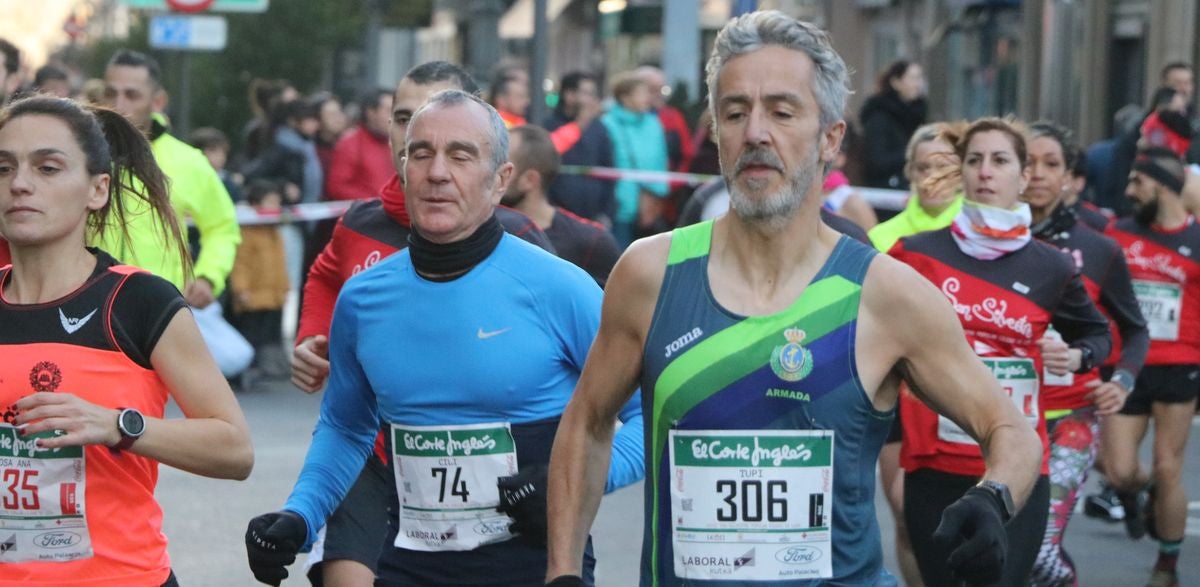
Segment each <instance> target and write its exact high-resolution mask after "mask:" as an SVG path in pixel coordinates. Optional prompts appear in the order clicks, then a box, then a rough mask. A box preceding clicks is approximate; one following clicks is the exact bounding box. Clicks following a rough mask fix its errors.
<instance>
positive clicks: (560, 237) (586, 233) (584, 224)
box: [546, 208, 621, 287]
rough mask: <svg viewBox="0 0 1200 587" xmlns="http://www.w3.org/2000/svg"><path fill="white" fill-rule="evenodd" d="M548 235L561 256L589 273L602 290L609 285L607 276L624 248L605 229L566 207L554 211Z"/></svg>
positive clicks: (547, 228) (547, 230)
mask: <svg viewBox="0 0 1200 587" xmlns="http://www.w3.org/2000/svg"><path fill="white" fill-rule="evenodd" d="M546 236H547V237H548V238H549V239H550V242H551V243H553V244H554V250H555V252H556V253H557V254H558V256H559V257H561V258H563V259H565V260H567V261H570V262H572V263H574V264H575V265H576V266H578V267H579V268H580V269H583V270H584V271H587V273H588V275H591V276H592V279H595V280H596V283H597V284H599V285H600V287H604V284H605V283H608V274H609V273H612V268H613V265H616V264H617V259H618V258H619V257H620V256H621V249H620V247H618V246H617V241H616V239H614V238H613V236H612V234H610V233H609V232H608V231H607V230H605V228H604V226H602V225H601V224H600V223H598V222H594V221H592V220H588V219H586V218H583V217H580V216H576V215H575V214H573V213H572V212H570V211H569V210H567V209H566V208H555V212H554V220H553V221H552V222H551V223H550V226H547V227H546Z"/></svg>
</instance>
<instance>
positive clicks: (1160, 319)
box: [1107, 216, 1200, 365]
mask: <svg viewBox="0 0 1200 587" xmlns="http://www.w3.org/2000/svg"><path fill="white" fill-rule="evenodd" d="M1107 234H1108V235H1109V236H1111V237H1112V238H1113V239H1115V240H1116V241H1117V243H1118V244H1120V245H1121V248H1122V249H1123V250H1124V251H1125V262H1126V264H1128V265H1129V272H1130V274H1131V275H1132V277H1133V291H1134V293H1135V294H1136V295H1137V299H1138V304H1139V305H1140V306H1141V309H1142V315H1143V316H1145V318H1146V324H1147V326H1148V327H1149V329H1150V352H1149V354H1148V355H1147V356H1146V364H1147V365H1197V364H1200V226H1198V225H1197V224H1196V222H1195V219H1194V218H1192V217H1190V216H1189V217H1188V220H1187V222H1186V223H1185V224H1184V225H1183V226H1181V227H1179V228H1177V229H1174V230H1166V229H1163V228H1160V227H1157V226H1146V225H1143V224H1140V223H1138V222H1137V221H1136V220H1134V219H1132V218H1122V219H1121V220H1118V221H1117V222H1116V223H1115V224H1113V225H1112V226H1111V227H1110V228H1109V229H1108V232H1107Z"/></svg>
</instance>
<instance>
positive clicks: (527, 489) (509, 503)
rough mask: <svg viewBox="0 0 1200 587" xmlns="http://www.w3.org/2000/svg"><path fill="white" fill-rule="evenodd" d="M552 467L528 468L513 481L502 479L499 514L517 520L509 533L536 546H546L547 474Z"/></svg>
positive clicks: (510, 525)
mask: <svg viewBox="0 0 1200 587" xmlns="http://www.w3.org/2000/svg"><path fill="white" fill-rule="evenodd" d="M548 471H549V467H547V466H546V465H534V466H531V467H524V468H522V469H521V470H520V471H517V474H516V475H513V476H512V477H500V478H499V479H497V480H496V487H497V488H499V489H500V505H499V506H498V507H496V511H498V512H500V513H502V514H507V515H508V517H510V518H512V519H513V523H512V524H509V526H508V530H509V531H510V532H512V533H513V534H517V535H520V536H521V537H523V538H524V539H525V540H527V541H529V542H530V543H531V544H533V545H535V546H546V474H547V472H548Z"/></svg>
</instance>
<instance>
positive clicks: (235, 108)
mask: <svg viewBox="0 0 1200 587" xmlns="http://www.w3.org/2000/svg"><path fill="white" fill-rule="evenodd" d="M130 1H131V0H38V1H36V2H30V1H28V0H0V14H2V15H3V17H2V18H0V37H4V38H7V39H9V40H10V41H12V42H14V43H15V44H16V45H18V46H19V47H20V48H21V49H22V51H23V67H24V69H25V70H26V71H27V72H32V71H33V70H34V69H36V67H38V66H40V65H42V64H44V63H46V62H51V61H53V62H57V63H60V64H63V65H66V66H68V68H69V69H71V70H72V71H73V72H74V73H75V74H76V75H77V76H79V77H80V78H81V79H86V77H89V76H96V75H98V74H99V72H98V71H97V70H96V67H97V65H99V64H102V63H103V59H104V58H106V56H107V55H106V54H103V55H102V54H101V53H111V50H112V48H113V47H116V46H119V45H122V44H125V45H130V46H134V47H135V48H148V47H147V42H146V38H145V37H146V28H147V25H146V21H147V18H148V16H150V15H152V14H156V13H158V12H156V11H155V10H148V9H145V8H136V7H131V6H130ZM145 3H146V2H145V0H142V1H140V2H139V1H137V0H133V4H137V5H143V6H144V5H145ZM543 3H544V5H545V6H546V9H547V12H546V24H547V29H546V36H545V39H546V41H545V44H546V63H545V70H544V72H543V75H542V81H541V86H542V88H543V89H544V90H545V91H546V92H547V94H548V95H549V96H551V98H550V99H551V100H553V94H554V90H555V87H554V84H555V83H556V82H557V80H559V79H560V78H561V76H562V74H563V73H565V72H568V71H571V70H576V69H584V70H590V71H594V72H597V73H599V74H600V75H601V77H602V78H604V77H605V76H607V75H608V74H611V73H615V72H619V71H624V70H628V69H631V68H633V67H636V66H638V65H642V64H647V63H653V64H658V65H661V66H662V67H663V68H664V69H665V70H666V73H667V76H668V80H669V81H670V84H671V85H672V86H673V87H675V88H677V91H678V95H676V96H674V97H673V100H672V101H673V102H676V103H679V104H688V103H695V102H698V101H699V100H700V99H701V98H702V97H703V95H704V87H703V73H702V71H701V70H702V67H703V64H704V61H705V59H706V58H707V54H708V51H709V49H710V48H711V45H712V41H713V38H714V37H715V35H716V31H717V30H718V29H719V28H720V27H721V26H722V25H723V24H724V23H725V22H726V21H727V20H728V19H729V18H730V16H731V15H734V14H738V13H741V12H745V11H748V10H753V9H756V8H777V9H780V10H783V11H784V12H787V13H789V14H792V15H795V16H797V17H800V18H804V19H807V20H810V21H813V22H815V23H817V24H818V25H820V26H822V27H824V28H826V29H828V30H829V31H830V32H831V33H832V35H833V38H834V43H835V45H836V46H837V48H838V50H839V51H840V52H841V53H842V55H843V56H844V57H845V59H846V61H847V62H848V64H849V65H850V66H851V68H852V69H853V70H854V75H853V89H854V90H855V95H854V97H853V98H852V100H853V101H852V103H851V106H850V111H851V112H857V109H858V107H859V105H860V104H861V101H862V100H863V99H864V98H865V96H867V95H869V94H870V93H871V92H872V91H873V90H874V84H875V81H874V78H875V74H876V72H878V71H879V70H880V69H881V68H883V67H884V66H885V65H886V64H887V63H889V62H890V61H892V60H893V59H896V58H899V57H906V58H909V59H913V60H915V61H917V62H919V63H921V64H922V65H924V66H925V69H926V75H927V77H928V80H929V100H930V110H931V112H930V114H931V116H932V118H935V119H937V118H961V117H974V116H979V115H984V114H1006V113H1015V114H1017V115H1019V116H1021V117H1023V118H1027V119H1035V118H1040V117H1050V118H1053V119H1056V120H1058V121H1060V122H1062V123H1064V124H1066V125H1068V126H1070V127H1073V128H1075V129H1077V131H1078V132H1079V133H1080V135H1081V138H1082V139H1083V140H1085V141H1093V140H1098V139H1101V138H1103V137H1106V136H1108V135H1109V134H1110V133H1111V131H1112V118H1113V114H1114V113H1115V112H1116V111H1117V110H1119V109H1120V108H1121V107H1123V106H1125V105H1127V104H1138V105H1141V106H1145V103H1146V100H1147V96H1148V94H1149V93H1150V92H1152V91H1153V89H1154V88H1155V87H1156V86H1157V85H1158V83H1159V80H1158V76H1159V70H1160V69H1161V67H1162V66H1163V65H1164V64H1166V63H1169V62H1173V61H1184V62H1187V63H1190V64H1196V63H1198V62H1200V42H1197V40H1196V34H1195V33H1196V32H1197V29H1198V28H1200V9H1198V7H1197V2H1195V0H271V1H270V4H269V8H268V9H267V11H266V12H265V13H261V14H256V13H225V14H224V16H226V18H228V19H229V37H230V40H229V43H230V45H229V47H228V48H227V49H226V51H224V52H223V53H218V54H214V55H204V56H201V57H198V58H197V60H196V62H195V64H194V66H193V67H194V69H193V70H192V72H191V75H192V76H193V77H198V76H201V75H203V76H204V77H205V79H206V80H209V81H210V82H211V83H210V84H205V83H200V82H196V83H194V84H193V91H195V92H196V93H197V96H196V99H195V100H193V101H192V105H193V106H192V112H188V113H177V116H190V117H191V118H193V119H196V120H197V121H198V122H199V123H204V124H213V125H217V126H220V125H221V124H222V122H223V121H224V120H226V119H228V120H236V119H238V118H239V117H244V112H243V111H242V109H241V107H240V105H238V104H234V102H242V101H244V100H243V96H244V90H242V93H237V92H235V91H234V90H233V88H234V87H235V86H236V84H235V83H233V82H229V83H223V82H221V79H223V78H225V77H228V78H230V79H231V80H233V81H238V80H240V83H241V84H242V87H243V88H244V84H245V82H246V80H248V79H250V78H252V77H259V76H264V75H277V76H278V77H287V78H288V79H291V80H293V81H294V82H295V83H297V84H298V85H300V86H305V85H310V86H314V87H315V86H318V85H321V86H324V87H329V88H332V89H333V90H334V91H335V93H337V94H339V95H341V96H343V97H345V98H351V97H353V96H354V95H355V94H356V93H358V92H359V91H361V90H363V89H364V88H367V87H371V86H381V87H392V86H393V85H394V84H395V82H396V81H397V80H398V79H399V78H400V77H401V76H402V75H403V73H404V72H405V71H406V70H407V69H408V68H409V67H411V66H412V65H414V64H416V63H420V62H423V61H427V60H430V59H447V60H451V61H456V62H460V63H463V64H465V65H467V66H468V67H469V69H470V70H471V71H472V72H473V73H474V74H476V75H477V76H478V77H479V78H480V79H481V80H484V81H485V82H486V81H487V79H488V78H489V77H490V76H491V75H492V74H493V72H494V71H495V70H496V67H497V66H499V65H501V64H515V65H518V66H522V67H526V68H529V67H531V66H532V63H533V59H532V56H533V55H534V50H535V43H534V39H535V37H536V35H535V26H534V18H533V15H534V10H535V7H536V6H538V5H539V4H543ZM159 4H165V1H163V2H159ZM167 53H169V52H167ZM159 57H160V59H162V60H163V61H164V65H165V66H166V67H167V69H168V70H173V68H177V67H178V64H179V59H178V58H177V56H173V55H170V54H164V53H163V52H160V53H159ZM171 75H176V76H177V75H179V74H177V73H176V74H172V73H171V72H170V71H169V72H168V84H169V85H170V84H171V82H172V79H173V78H172V77H171ZM214 76H215V77H214ZM209 86H211V90H206V89H205V88H206V87H209ZM230 92H234V93H237V95H236V96H230Z"/></svg>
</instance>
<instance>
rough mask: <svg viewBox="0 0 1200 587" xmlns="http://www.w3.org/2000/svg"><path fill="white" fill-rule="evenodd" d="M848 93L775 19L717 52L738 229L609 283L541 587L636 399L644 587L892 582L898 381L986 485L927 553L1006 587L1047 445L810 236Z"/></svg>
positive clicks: (565, 444)
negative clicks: (966, 447) (615, 429)
mask: <svg viewBox="0 0 1200 587" xmlns="http://www.w3.org/2000/svg"><path fill="white" fill-rule="evenodd" d="M846 83H847V73H846V66H845V64H844V63H843V62H842V59H841V57H840V56H838V54H837V53H836V52H835V51H834V50H833V48H832V47H831V46H830V44H829V40H828V37H827V36H826V34H825V33H824V32H822V31H820V30H818V29H816V28H815V27H812V26H811V25H808V24H806V23H803V22H799V21H796V20H795V19H792V18H790V17H788V16H786V15H784V14H782V13H780V12H777V11H768V12H756V13H752V14H748V15H745V16H742V17H739V18H737V19H735V20H733V21H731V22H730V23H729V24H728V25H726V26H725V28H724V29H723V30H722V31H721V33H720V34H719V35H718V37H717V41H716V45H715V47H714V49H713V55H712V57H711V58H710V60H709V63H708V87H709V88H711V92H710V95H709V106H710V110H711V111H712V113H713V121H714V123H713V124H714V128H715V130H716V133H715V134H716V140H717V145H718V148H719V151H720V159H721V169H722V172H723V174H724V176H725V180H726V183H727V184H728V185H729V189H730V196H731V206H730V208H731V212H730V213H729V214H727V215H725V216H723V217H721V218H718V219H717V220H715V221H712V222H706V223H701V224H697V225H693V226H691V227H687V228H683V229H679V230H676V231H674V232H673V233H670V234H662V235H658V236H655V237H651V238H648V239H645V240H642V241H638V242H636V243H634V244H633V246H632V247H630V248H629V250H628V251H627V252H626V254H625V256H624V257H623V258H622V259H621V260H620V261H619V262H618V263H617V266H616V268H615V269H614V270H613V273H612V275H611V277H610V279H609V282H608V286H607V288H606V291H605V300H604V310H603V317H602V319H601V326H600V334H599V336H598V337H597V339H596V343H595V345H594V346H593V349H592V354H591V356H590V357H589V360H588V366H587V369H585V370H584V374H583V377H582V378H581V379H580V382H579V387H578V389H577V391H576V394H575V396H574V398H573V399H572V400H571V403H570V405H569V406H568V407H567V411H566V413H565V414H564V416H563V424H562V428H561V433H560V434H559V436H558V438H557V440H556V442H555V446H554V452H553V456H552V459H551V466H550V505H549V507H550V518H549V524H550V567H549V571H548V573H547V577H548V578H553V583H554V584H556V585H574V584H578V581H579V579H578V577H576V576H575V575H576V574H577V573H578V572H579V562H578V560H579V553H580V552H581V551H582V549H583V546H584V544H585V541H584V539H585V537H586V535H587V528H588V527H589V526H590V524H591V520H592V518H593V517H594V515H595V512H596V508H597V506H598V504H599V498H600V489H601V486H602V485H603V480H604V471H605V467H606V466H607V461H606V458H607V454H608V450H607V446H608V442H609V441H610V439H611V438H612V420H613V418H614V417H615V415H616V413H617V410H618V409H619V408H620V407H621V405H622V404H623V403H624V402H625V401H626V399H627V398H628V397H629V394H630V393H632V392H633V390H634V389H635V388H637V387H638V385H639V383H640V385H641V389H642V393H644V394H646V396H645V405H646V406H648V407H650V409H651V411H650V415H649V417H648V418H647V426H646V441H645V446H646V450H647V451H648V459H647V463H648V467H649V469H648V470H647V477H648V479H647V482H646V527H645V532H644V538H643V547H642V548H643V551H642V584H643V585H681V584H690V582H691V581H696V580H700V581H720V583H718V584H721V585H733V584H743V583H745V584H754V585H761V584H768V583H769V584H785V583H786V584H787V585H808V584H838V585H843V584H846V585H849V584H853V585H876V584H888V583H891V582H892V579H891V577H890V576H889V575H888V574H887V573H886V571H884V570H883V568H882V558H883V557H882V552H881V548H880V538H879V529H878V526H877V525H876V521H875V512H874V504H873V498H872V494H873V492H874V487H875V479H874V467H875V461H876V458H877V456H878V453H879V449H880V446H881V445H882V444H883V441H884V438H885V436H886V435H887V431H888V427H889V426H890V424H891V417H892V410H893V409H894V407H895V405H896V399H897V387H898V383H899V381H900V379H901V377H903V378H905V379H907V380H909V381H910V382H912V383H913V384H914V385H913V390H914V391H915V392H917V393H919V394H920V395H921V397H922V398H923V399H924V400H925V401H926V402H928V403H929V404H930V405H932V406H935V407H936V408H937V409H939V410H940V411H941V412H942V413H944V414H945V415H947V416H948V417H950V418H951V419H952V420H953V421H955V422H957V423H959V424H960V425H961V426H962V427H963V428H964V429H965V430H967V431H968V433H969V434H971V436H973V437H974V438H976V439H978V441H979V442H980V444H981V445H982V446H983V450H984V454H986V455H987V465H988V470H987V474H986V475H985V480H986V483H987V484H986V485H985V486H982V487H977V488H973V489H971V490H969V491H968V492H967V494H966V495H964V497H963V498H962V499H961V500H959V501H958V502H956V503H955V504H954V505H952V506H950V507H949V508H948V509H947V510H946V513H945V515H944V517H943V527H942V529H940V530H939V535H943V534H944V535H946V536H947V537H950V540H951V541H952V542H953V543H955V545H958V548H957V550H956V551H955V552H954V554H952V555H951V560H950V564H951V566H952V567H954V568H956V570H957V571H958V572H960V573H961V574H962V575H963V576H964V578H967V579H968V580H988V579H990V578H992V577H997V578H998V577H999V575H1000V570H1001V568H1002V566H1003V560H1004V548H1005V540H1004V538H1005V534H1004V527H1003V523H1002V521H1001V520H1002V517H1003V516H1004V515H1005V514H1006V513H1007V514H1008V515H1011V513H1012V509H1013V508H1015V507H1019V506H1020V504H1021V503H1022V502H1023V501H1024V499H1025V498H1026V496H1027V494H1028V492H1029V490H1030V488H1031V487H1032V485H1033V482H1034V480H1035V479H1036V476H1037V472H1038V465H1039V460H1040V457H1039V455H1040V454H1041V452H1040V443H1039V441H1038V438H1037V436H1036V435H1035V434H1034V433H1033V431H1032V429H1030V427H1029V426H1028V425H1027V424H1025V423H1024V421H1023V420H1022V418H1021V415H1020V414H1019V413H1018V412H1017V411H1016V409H1015V408H1014V407H1013V405H1012V403H1011V402H1010V401H1009V400H1008V399H1007V398H1006V397H1005V396H1004V394H1003V392H1001V390H1000V387H999V385H998V384H997V383H996V381H995V379H994V378H993V377H992V376H991V374H990V372H989V371H988V370H987V369H986V368H984V366H983V364H982V363H980V362H979V360H978V359H977V358H976V357H975V354H974V353H973V352H972V351H971V349H970V347H968V345H967V344H966V339H965V337H964V334H963V331H962V328H961V327H960V325H959V322H958V319H957V317H956V316H955V314H954V312H953V310H952V309H951V308H950V306H949V304H947V303H945V302H943V301H941V300H942V299H943V298H942V296H941V295H940V293H939V292H938V291H937V290H936V289H934V287H933V286H932V285H930V284H929V283H928V282H927V281H925V280H924V279H923V278H922V277H920V276H919V275H917V274H916V273H915V272H914V271H912V270H910V269H909V268H908V267H906V266H903V265H901V264H900V263H898V262H895V261H893V260H892V259H890V258H888V257H885V256H882V255H876V254H875V253H874V251H873V250H871V249H870V248H869V247H867V246H865V245H862V244H859V243H857V242H855V241H853V240H851V239H849V238H846V237H843V236H840V235H839V234H838V233H836V232H834V231H833V230H831V229H830V228H828V227H827V226H825V225H824V224H822V223H821V221H820V219H819V211H820V207H821V192H820V190H821V180H822V176H823V172H824V170H825V169H827V168H828V167H829V165H830V164H831V163H832V162H833V160H834V158H835V157H836V156H837V153H838V148H839V146H840V144H841V141H842V136H843V134H844V132H845V128H846V124H845V122H844V121H842V120H841V113H842V112H843V111H844V106H845V100H846V96H847V94H848V90H847V87H846ZM860 341H861V342H862V344H859V342H860ZM1014 502H1015V503H1014ZM705 584H708V583H705Z"/></svg>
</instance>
